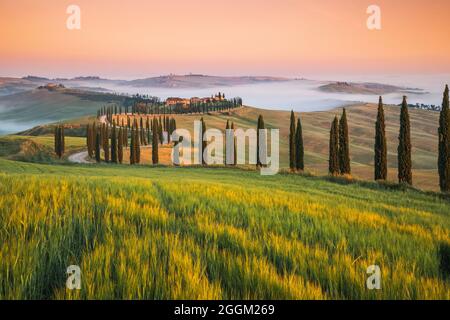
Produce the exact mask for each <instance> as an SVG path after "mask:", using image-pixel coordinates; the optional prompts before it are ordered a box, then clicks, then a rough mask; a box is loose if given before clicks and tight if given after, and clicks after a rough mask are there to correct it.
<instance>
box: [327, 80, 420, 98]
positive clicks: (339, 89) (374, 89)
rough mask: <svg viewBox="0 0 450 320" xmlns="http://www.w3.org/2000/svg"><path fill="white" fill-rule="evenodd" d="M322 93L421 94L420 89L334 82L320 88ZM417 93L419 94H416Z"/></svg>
mask: <svg viewBox="0 0 450 320" xmlns="http://www.w3.org/2000/svg"><path fill="white" fill-rule="evenodd" d="M319 90H320V91H322V92H328V93H348V94H374V95H383V94H389V93H394V92H414V93H420V92H421V90H420V89H410V88H401V87H397V86H392V85H387V84H380V83H353V82H332V83H328V84H325V85H323V86H320V87H319ZM416 91H417V92H416Z"/></svg>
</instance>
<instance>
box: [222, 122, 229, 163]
mask: <svg viewBox="0 0 450 320" xmlns="http://www.w3.org/2000/svg"><path fill="white" fill-rule="evenodd" d="M229 129H230V120H228V119H227V124H226V126H225V153H224V154H225V156H224V157H223V159H224V160H223V162H224V164H225V165H226V164H227V130H229Z"/></svg>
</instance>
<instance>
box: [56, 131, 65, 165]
mask: <svg viewBox="0 0 450 320" xmlns="http://www.w3.org/2000/svg"><path fill="white" fill-rule="evenodd" d="M54 135H55V153H56V155H57V156H58V158H60V159H61V158H62V156H63V155H64V151H65V135H64V126H62V125H61V126H56V127H55V133H54Z"/></svg>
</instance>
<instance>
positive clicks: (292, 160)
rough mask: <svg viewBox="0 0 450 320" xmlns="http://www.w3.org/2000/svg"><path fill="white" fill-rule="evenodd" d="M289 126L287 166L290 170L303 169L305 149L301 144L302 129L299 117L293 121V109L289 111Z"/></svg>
mask: <svg viewBox="0 0 450 320" xmlns="http://www.w3.org/2000/svg"><path fill="white" fill-rule="evenodd" d="M290 119H291V121H290V126H289V167H290V168H291V170H301V171H303V170H305V159H304V158H305V151H304V145H303V129H302V122H301V120H300V117H298V119H297V123H296V121H295V114H294V111H291V118H290Z"/></svg>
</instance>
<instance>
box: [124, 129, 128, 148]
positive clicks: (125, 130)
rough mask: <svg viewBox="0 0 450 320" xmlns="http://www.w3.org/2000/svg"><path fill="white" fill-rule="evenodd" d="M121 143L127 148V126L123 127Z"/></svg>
mask: <svg viewBox="0 0 450 320" xmlns="http://www.w3.org/2000/svg"><path fill="white" fill-rule="evenodd" d="M123 145H124V146H125V148H128V127H125V128H123Z"/></svg>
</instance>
